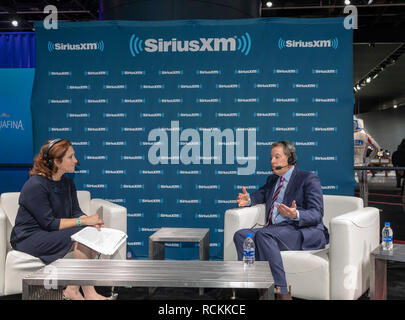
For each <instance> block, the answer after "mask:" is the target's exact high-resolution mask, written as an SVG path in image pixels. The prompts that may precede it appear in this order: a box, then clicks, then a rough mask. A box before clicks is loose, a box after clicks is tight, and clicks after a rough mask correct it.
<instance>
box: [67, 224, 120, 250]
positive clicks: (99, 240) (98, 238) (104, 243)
mask: <svg viewBox="0 0 405 320" xmlns="http://www.w3.org/2000/svg"><path fill="white" fill-rule="evenodd" d="M127 237H128V236H127V234H126V233H125V232H123V231H121V230H117V229H111V228H101V229H100V231H98V230H97V228H95V227H86V228H84V229H82V230H80V231H79V232H76V233H75V234H73V235H72V236H71V238H72V240H73V241H77V242H80V243H82V244H84V245H85V246H87V247H89V248H90V249H93V250H95V251H97V252H98V253H101V254H104V255H108V256H110V255H113V254H114V253H115V251H117V250H118V248H119V247H120V246H121V245H122V244H123V243H124V242H125V240H126V239H127Z"/></svg>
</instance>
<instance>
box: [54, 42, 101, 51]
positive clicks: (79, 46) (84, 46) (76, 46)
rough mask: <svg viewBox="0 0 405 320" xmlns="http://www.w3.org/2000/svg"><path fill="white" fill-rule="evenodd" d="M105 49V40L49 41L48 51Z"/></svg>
mask: <svg viewBox="0 0 405 320" xmlns="http://www.w3.org/2000/svg"><path fill="white" fill-rule="evenodd" d="M97 50H99V51H104V42H103V40H101V41H99V42H84V43H83V42H82V43H61V42H55V43H53V42H51V41H48V51H49V52H53V51H97Z"/></svg>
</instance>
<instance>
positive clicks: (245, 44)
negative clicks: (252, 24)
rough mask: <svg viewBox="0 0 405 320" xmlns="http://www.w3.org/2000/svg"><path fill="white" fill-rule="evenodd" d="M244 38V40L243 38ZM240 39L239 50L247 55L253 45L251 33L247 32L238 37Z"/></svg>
mask: <svg viewBox="0 0 405 320" xmlns="http://www.w3.org/2000/svg"><path fill="white" fill-rule="evenodd" d="M241 39H242V40H241ZM237 40H238V49H237V50H238V51H241V52H242V53H243V54H244V55H245V56H247V55H248V54H249V52H250V48H251V46H252V41H251V39H250V36H249V33H247V32H245V34H244V35H243V34H242V36H241V37H240V38H237Z"/></svg>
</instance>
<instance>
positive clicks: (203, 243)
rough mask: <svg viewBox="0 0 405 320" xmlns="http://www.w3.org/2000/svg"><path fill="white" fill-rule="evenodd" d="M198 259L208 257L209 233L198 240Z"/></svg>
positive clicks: (207, 258) (206, 258)
mask: <svg viewBox="0 0 405 320" xmlns="http://www.w3.org/2000/svg"><path fill="white" fill-rule="evenodd" d="M199 252H200V260H209V258H210V233H209V232H207V234H206V235H205V236H204V238H203V239H201V240H200V242H199Z"/></svg>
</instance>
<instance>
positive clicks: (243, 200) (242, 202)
mask: <svg viewBox="0 0 405 320" xmlns="http://www.w3.org/2000/svg"><path fill="white" fill-rule="evenodd" d="M236 202H237V203H238V206H239V207H245V206H247V204H248V203H249V194H248V193H247V192H246V188H245V187H242V193H239V194H238V197H237V198H236Z"/></svg>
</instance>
